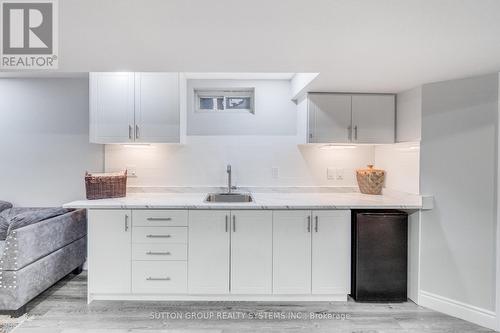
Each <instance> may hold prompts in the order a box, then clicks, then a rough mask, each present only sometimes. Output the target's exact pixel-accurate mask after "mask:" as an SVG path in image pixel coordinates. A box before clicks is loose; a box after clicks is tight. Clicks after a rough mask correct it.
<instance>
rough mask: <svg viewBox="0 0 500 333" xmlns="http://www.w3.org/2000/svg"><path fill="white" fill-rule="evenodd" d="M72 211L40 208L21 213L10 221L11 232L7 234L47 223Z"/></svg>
mask: <svg viewBox="0 0 500 333" xmlns="http://www.w3.org/2000/svg"><path fill="white" fill-rule="evenodd" d="M71 211H72V209H67V208H39V209H37V210H33V211H25V212H22V213H19V214H17V215H15V216H14V217H12V218H11V219H10V224H9V230H8V232H7V233H9V232H10V231H11V230H16V229H19V228H22V227H25V226H27V225H30V224H35V223H38V222H40V221H45V220H48V219H50V218H53V217H56V216H59V215H64V214H66V213H69V212H71Z"/></svg>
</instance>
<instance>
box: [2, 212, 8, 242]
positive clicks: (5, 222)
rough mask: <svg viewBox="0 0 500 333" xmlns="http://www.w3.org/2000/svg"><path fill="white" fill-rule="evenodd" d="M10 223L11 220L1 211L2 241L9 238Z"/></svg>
mask: <svg viewBox="0 0 500 333" xmlns="http://www.w3.org/2000/svg"><path fill="white" fill-rule="evenodd" d="M9 224H10V220H9V219H8V218H6V217H5V216H4V215H3V214H2V213H0V241H4V240H5V239H6V238H7V231H8V230H9Z"/></svg>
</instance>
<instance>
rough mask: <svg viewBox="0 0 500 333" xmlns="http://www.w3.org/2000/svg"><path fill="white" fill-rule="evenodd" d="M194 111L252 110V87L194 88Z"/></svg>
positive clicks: (252, 111) (250, 111) (253, 111)
mask: <svg viewBox="0 0 500 333" xmlns="http://www.w3.org/2000/svg"><path fill="white" fill-rule="evenodd" d="M194 96H195V110H196V112H249V113H255V110H254V89H253V88H243V89H241V88H240V89H217V90H213V89H211V90H203V89H195V90H194Z"/></svg>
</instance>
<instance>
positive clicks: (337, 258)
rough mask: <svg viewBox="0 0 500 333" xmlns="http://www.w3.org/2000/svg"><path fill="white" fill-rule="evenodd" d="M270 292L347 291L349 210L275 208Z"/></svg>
mask: <svg viewBox="0 0 500 333" xmlns="http://www.w3.org/2000/svg"><path fill="white" fill-rule="evenodd" d="M273 220H274V222H273V224H274V228H273V267H274V275H273V292H274V294H339V295H347V294H348V293H349V280H350V278H349V277H350V260H351V259H350V258H351V256H350V253H351V247H350V244H351V243H350V242H351V241H350V240H351V238H350V237H351V231H350V225H351V224H350V221H351V220H350V211H349V210H325V211H312V212H311V211H275V212H274V218H273Z"/></svg>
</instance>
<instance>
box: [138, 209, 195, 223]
mask: <svg viewBox="0 0 500 333" xmlns="http://www.w3.org/2000/svg"><path fill="white" fill-rule="evenodd" d="M132 225H133V226H134V227H139V226H141V227H160V226H174V227H179V226H180V227H187V225H188V212H187V210H150V209H147V210H133V211H132Z"/></svg>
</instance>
